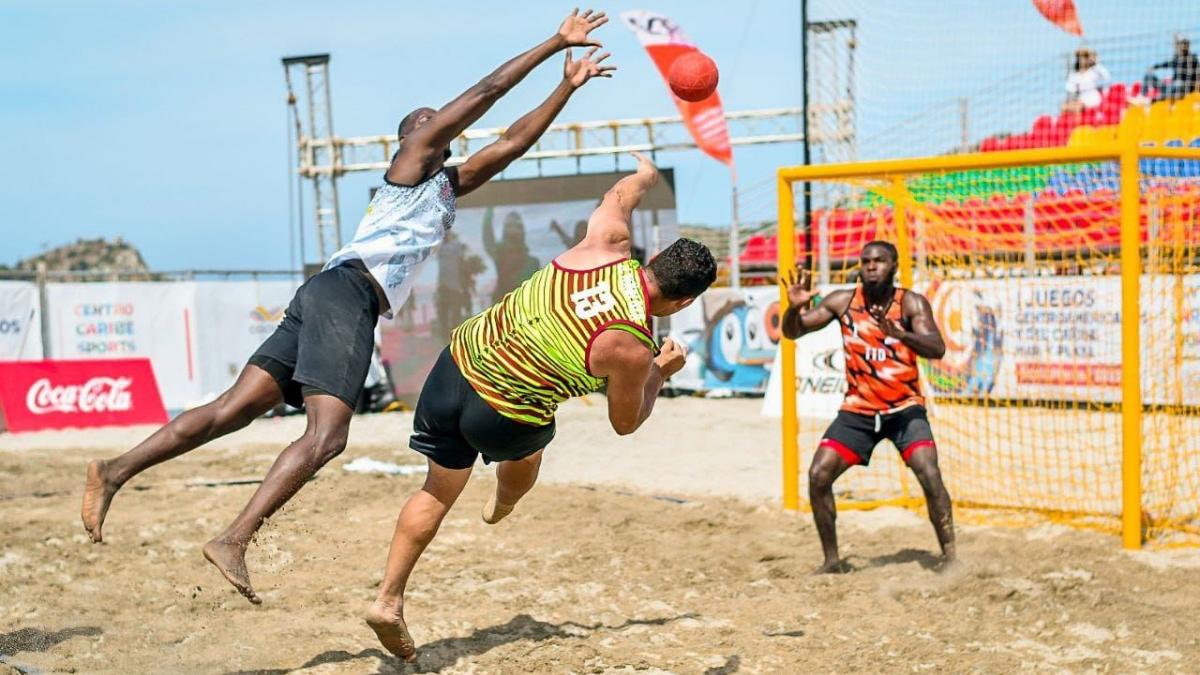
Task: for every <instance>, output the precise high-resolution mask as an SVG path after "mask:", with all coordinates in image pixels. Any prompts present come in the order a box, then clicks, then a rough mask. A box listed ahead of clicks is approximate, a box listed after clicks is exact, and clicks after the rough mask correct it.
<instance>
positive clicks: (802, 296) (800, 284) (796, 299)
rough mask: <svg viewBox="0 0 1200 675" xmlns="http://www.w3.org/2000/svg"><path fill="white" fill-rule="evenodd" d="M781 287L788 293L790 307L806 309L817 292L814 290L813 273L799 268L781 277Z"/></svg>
mask: <svg viewBox="0 0 1200 675" xmlns="http://www.w3.org/2000/svg"><path fill="white" fill-rule="evenodd" d="M779 285H780V286H782V287H783V290H784V292H786V293H787V299H788V305H789V306H791V307H798V308H800V309H804V308H805V307H807V306H808V303H810V302H812V299H813V298H814V297H816V295H817V292H816V291H814V290H813V289H812V273H811V272H809V271H808V270H806V269H801V268H800V267H799V266H797V267H795V268H793V269H792V270H791V271H790V272H788V273H787V274H784V275H782V276H780V277H779Z"/></svg>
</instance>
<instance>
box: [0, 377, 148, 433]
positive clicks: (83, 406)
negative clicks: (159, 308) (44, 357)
mask: <svg viewBox="0 0 1200 675" xmlns="http://www.w3.org/2000/svg"><path fill="white" fill-rule="evenodd" d="M166 421H167V412H166V410H165V409H164V408H163V402H162V397H161V396H160V395H159V391H158V384H157V382H155V379H154V371H153V370H152V369H151V367H150V361H149V359H89V360H83V361H12V362H5V363H0V428H7V430H8V431H39V430H42V429H65V428H71V427H104V426H127V425H131V424H162V423H164V422H166Z"/></svg>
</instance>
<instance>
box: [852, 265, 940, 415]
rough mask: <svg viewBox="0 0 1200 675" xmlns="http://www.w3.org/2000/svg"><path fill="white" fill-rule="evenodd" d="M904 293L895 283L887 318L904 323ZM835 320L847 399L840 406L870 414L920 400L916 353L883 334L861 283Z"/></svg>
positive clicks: (890, 410)
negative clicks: (838, 325)
mask: <svg viewBox="0 0 1200 675" xmlns="http://www.w3.org/2000/svg"><path fill="white" fill-rule="evenodd" d="M907 292H908V291H907V290H905V289H903V288H897V289H896V293H895V295H893V296H892V303H891V305H889V306H888V310H887V318H889V319H891V320H893V321H895V322H896V323H898V324H900V325H904V320H903V317H904V310H903V305H904V302H903V301H904V294H905V293H907ZM839 323H841V326H842V346H843V347H844V348H845V350H846V399H845V401H843V403H842V410H846V411H848V412H853V413H859V414H861V415H874V414H876V413H890V412H895V411H897V410H900V409H901V408H907V407H909V406H913V405H925V398H924V397H923V396H921V384H920V376H919V374H918V371H917V355H916V353H915V352H913V350H912V349H910V348H909V347H908V345H906V344H904V343H903V342H901V341H900V340H897V339H895V338H890V337H887V336H886V335H884V333H883V329H882V328H880V327H879V324H877V323H876V322H875V319H874V318H873V317H872V316H871V314H870V312H868V311H867V301H866V296H865V295H864V293H863V287H862V285H861V284H860V285H858V286H857V287H856V288H855V289H854V297H853V299H851V300H850V306H849V307H848V308H847V309H846V311H845V313H843V314H842V316H841V317H839Z"/></svg>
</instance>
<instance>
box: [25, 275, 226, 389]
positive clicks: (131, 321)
mask: <svg viewBox="0 0 1200 675" xmlns="http://www.w3.org/2000/svg"><path fill="white" fill-rule="evenodd" d="M195 287H196V284H195V283H194V282H111V283H109V282H106V283H63V284H50V285H48V286H47V287H46V293H47V307H46V312H47V316H48V317H49V326H50V335H51V340H50V350H51V351H50V356H51V357H52V358H55V359H111V358H130V357H145V358H149V359H150V362H151V364H152V366H153V368H154V374H155V377H156V379H157V380H158V383H159V387H160V388H161V392H162V397H163V400H164V402H165V403H166V405H167V408H168V409H170V410H181V409H184V408H186V407H187V406H188V405H189V404H191V403H194V402H196V401H198V400H201V398H202V394H203V389H202V387H201V383H200V371H199V360H198V352H197V342H196V320H197V319H196V308H195V296H196V289H195Z"/></svg>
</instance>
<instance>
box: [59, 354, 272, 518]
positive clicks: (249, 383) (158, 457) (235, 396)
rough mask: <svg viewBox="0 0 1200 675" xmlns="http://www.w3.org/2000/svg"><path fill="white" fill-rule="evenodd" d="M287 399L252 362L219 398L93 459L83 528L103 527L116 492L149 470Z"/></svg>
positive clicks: (245, 422)
mask: <svg viewBox="0 0 1200 675" xmlns="http://www.w3.org/2000/svg"><path fill="white" fill-rule="evenodd" d="M282 400H283V395H282V393H280V391H279V385H278V384H276V382H275V380H274V378H272V377H271V375H270V374H268V373H267V372H266V371H265V370H263V369H261V368H259V367H257V366H254V365H247V366H246V367H245V368H243V369H242V372H241V374H240V375H239V376H238V379H237V381H236V382H234V384H233V386H232V387H230V388H229V389H228V390H227V391H225V392H224V393H223V394H221V395H220V396H218V397H217V398H216V400H214V401H212V402H211V403H208V404H206V405H203V406H200V407H199V408H195V409H193V410H189V411H187V412H185V413H183V414H182V415H180V416H178V417H176V418H175V419H173V420H171V421H170V422H169V423H168V424H166V425H165V426H163V427H161V428H160V429H159V430H158V431H156V432H154V433H153V434H151V435H150V437H149V438H147V439H146V440H144V441H142V442H141V443H139V444H138V445H137V446H136V447H135V448H133V449H132V450H130V451H129V452H126V453H125V454H123V455H121V456H119V457H116V458H113V459H110V460H100V459H96V460H92V461H91V462H90V463H88V467H87V483H86V484H85V486H84V491H83V508H82V512H81V515H82V517H83V527H84V529H86V530H87V532H88V535H89V536H90V537H91V538H92V541H101V540H102V539H103V535H102V533H101V528H102V527H103V525H104V517H105V515H106V514H107V513H108V506H109V504H110V503H111V502H112V498H113V495H115V494H116V493H117V490H119V489H121V486H122V485H124V484H125V483H126V481H128V480H129V479H130V478H133V477H134V476H136V475H137V474H139V473H141V472H143V471H145V470H146V469H148V468H150V467H152V466H154V465H155V464H159V463H161V462H165V461H167V460H168V459H174V458H175V457H178V456H180V455H182V454H184V453H186V452H188V451H190V450H194V449H196V448H198V447H200V446H201V445H204V444H205V443H207V442H208V441H211V440H213V439H215V438H220V437H221V436H224V435H225V434H228V433H230V432H232V431H236V430H238V429H241V428H242V427H244V426H246V425H247V424H249V423H250V422H251V421H252V420H254V419H255V418H257V417H258V416H260V415H262V414H263V413H265V412H266V411H268V410H270V409H271V408H273V407H274V406H275V405H277V404H278V403H279V402H280V401H282Z"/></svg>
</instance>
